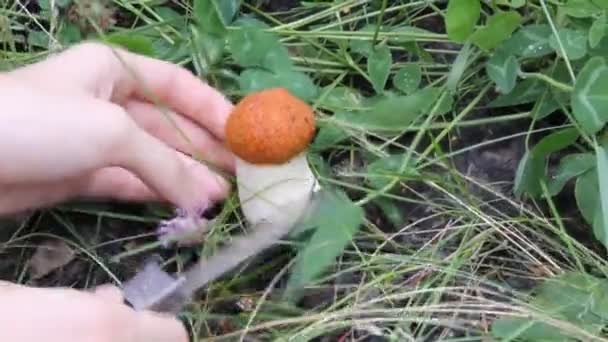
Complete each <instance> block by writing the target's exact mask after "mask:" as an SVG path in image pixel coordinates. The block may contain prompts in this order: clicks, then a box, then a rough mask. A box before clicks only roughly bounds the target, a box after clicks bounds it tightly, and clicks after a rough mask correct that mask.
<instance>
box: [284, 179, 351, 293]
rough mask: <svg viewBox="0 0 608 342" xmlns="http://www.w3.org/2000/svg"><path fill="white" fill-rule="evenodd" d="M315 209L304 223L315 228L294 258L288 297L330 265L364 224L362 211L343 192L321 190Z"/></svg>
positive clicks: (288, 285)
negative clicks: (313, 213)
mask: <svg viewBox="0 0 608 342" xmlns="http://www.w3.org/2000/svg"><path fill="white" fill-rule="evenodd" d="M317 208H318V209H317V212H316V213H315V215H313V217H312V218H311V222H306V224H307V225H314V226H316V227H317V228H316V230H315V232H314V234H313V235H312V236H311V238H310V239H309V240H308V242H307V243H306V245H305V246H304V248H303V249H302V250H301V251H300V252H299V253H298V255H297V257H296V261H295V265H294V267H293V272H292V274H291V275H290V277H289V280H288V283H287V291H286V296H288V297H290V296H291V295H292V294H293V293H294V291H295V290H297V289H300V288H302V286H305V285H308V284H309V283H311V282H313V281H314V280H315V278H317V277H318V276H319V275H321V274H322V273H323V272H324V271H325V270H326V269H327V268H328V267H329V266H331V265H332V264H333V263H334V262H335V259H336V257H338V256H339V255H340V254H341V253H342V252H343V250H344V248H345V246H346V245H347V244H348V243H349V242H350V241H351V240H352V239H353V237H354V235H355V234H356V233H357V231H358V230H359V227H360V226H361V224H362V223H363V210H362V209H361V208H360V207H359V206H357V205H355V204H354V203H353V202H352V201H351V200H350V199H349V198H348V197H347V196H346V195H345V194H343V193H342V192H338V191H330V190H322V192H321V193H320V194H319V205H318V206H317Z"/></svg>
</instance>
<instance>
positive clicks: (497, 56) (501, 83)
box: [486, 51, 519, 94]
mask: <svg viewBox="0 0 608 342" xmlns="http://www.w3.org/2000/svg"><path fill="white" fill-rule="evenodd" d="M518 71H519V64H518V63H517V59H516V58H515V56H513V55H508V54H506V53H504V52H503V51H496V52H495V53H494V55H492V57H490V59H489V60H488V62H487V63H486V73H487V74H488V77H489V78H490V79H491V80H492V81H493V82H494V83H496V87H497V88H498V91H500V92H501V93H504V94H508V93H510V92H511V91H512V90H513V88H515V82H516V81H517V73H518Z"/></svg>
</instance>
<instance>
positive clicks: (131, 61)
mask: <svg viewBox="0 0 608 342" xmlns="http://www.w3.org/2000/svg"><path fill="white" fill-rule="evenodd" d="M113 53H116V54H117V55H118V56H119V57H120V59H119V58H116V57H114V58H113V59H112V60H113V61H114V63H113V64H112V68H111V71H110V73H111V76H112V78H113V81H114V83H113V84H114V86H115V88H114V89H115V94H113V95H114V96H118V97H122V96H125V97H128V96H129V94H131V95H136V96H137V97H139V98H141V99H144V100H146V101H149V102H156V101H159V102H160V104H161V105H165V106H168V107H170V108H171V109H172V110H174V111H175V112H177V113H180V114H182V115H184V116H186V117H188V118H190V119H191V120H193V121H194V122H196V123H198V124H200V125H202V126H204V127H205V128H207V129H208V130H209V131H210V132H211V133H212V134H213V135H215V136H216V137H217V138H219V139H221V140H223V139H224V127H225V124H226V121H227V119H228V116H229V115H230V111H231V110H232V108H233V105H232V103H231V102H230V101H229V100H228V99H227V98H226V97H225V96H224V95H223V94H221V93H220V92H219V91H218V90H217V89H215V88H213V87H211V86H210V85H209V84H207V83H206V82H204V81H203V80H201V79H199V78H198V77H196V76H195V75H194V74H192V73H191V72H190V71H189V70H187V69H185V68H182V67H179V66H177V65H175V64H172V63H169V62H166V61H162V60H158V59H154V58H149V57H146V56H143V55H137V54H133V53H130V52H127V51H125V50H121V49H114V52H113ZM114 56H116V55H114ZM116 92H118V93H116Z"/></svg>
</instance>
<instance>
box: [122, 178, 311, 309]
mask: <svg viewBox="0 0 608 342" xmlns="http://www.w3.org/2000/svg"><path fill="white" fill-rule="evenodd" d="M320 192H321V190H320V189H317V190H315V191H313V192H312V193H311V205H310V206H309V207H308V210H307V211H306V212H305V213H304V214H303V215H302V217H301V218H300V219H299V220H297V221H296V223H295V224H294V223H288V222H280V223H268V222H261V223H258V224H256V225H254V226H253V227H252V229H251V230H252V232H251V233H249V234H246V235H244V236H240V237H237V238H235V239H234V240H233V241H232V242H231V243H230V244H228V245H227V246H225V247H223V248H221V249H220V250H219V252H218V253H216V254H214V255H213V256H211V257H209V258H201V259H200V260H199V261H198V262H196V263H195V264H194V265H193V266H191V267H190V268H188V269H187V270H186V271H185V272H183V273H181V274H179V275H171V274H169V273H167V272H165V271H164V270H163V269H162V268H161V266H160V256H158V255H154V256H152V257H150V258H148V259H147V260H146V261H145V262H144V266H143V268H142V269H141V270H140V271H139V272H138V273H137V274H136V275H135V276H134V277H133V278H131V279H130V280H128V281H126V282H125V283H124V284H123V287H122V291H123V296H124V298H125V304H127V305H129V306H131V307H132V308H134V309H135V310H151V311H156V312H163V313H171V314H178V313H179V312H180V311H181V310H182V309H183V308H184V306H186V305H187V304H189V303H190V302H191V301H192V300H193V297H194V295H195V293H196V291H197V290H198V289H200V288H202V287H204V286H205V285H207V284H208V283H209V282H211V281H213V280H215V279H218V278H219V277H221V276H222V275H224V274H225V273H227V272H229V271H230V270H232V269H233V268H235V267H236V266H238V265H239V264H241V263H242V262H243V261H245V260H247V259H249V258H250V257H252V256H254V255H257V254H259V253H260V252H262V251H264V250H266V249H268V248H270V247H272V246H274V245H275V243H277V242H279V241H280V240H281V239H282V238H283V237H285V236H286V235H288V234H289V233H290V232H291V231H292V230H293V229H294V228H296V227H300V224H299V223H302V222H304V221H305V219H306V218H309V217H311V215H313V214H314V212H315V211H316V209H317V205H318V202H319V201H318V199H319V198H320V196H319V193H320Z"/></svg>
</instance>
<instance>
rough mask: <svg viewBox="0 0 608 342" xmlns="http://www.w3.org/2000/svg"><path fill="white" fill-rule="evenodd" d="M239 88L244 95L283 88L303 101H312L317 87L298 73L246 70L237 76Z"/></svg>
mask: <svg viewBox="0 0 608 342" xmlns="http://www.w3.org/2000/svg"><path fill="white" fill-rule="evenodd" d="M239 87H240V89H241V91H242V92H244V93H251V92H256V91H260V90H264V89H269V88H275V87H284V88H286V89H288V90H289V91H290V92H291V93H292V94H293V95H294V96H297V97H299V98H301V99H303V100H305V101H310V100H312V99H314V98H315V97H316V96H317V94H318V88H317V86H316V85H315V84H314V83H313V82H312V80H311V79H310V78H309V77H308V75H306V74H305V73H302V72H299V71H282V72H281V73H274V72H271V71H266V70H262V69H247V70H245V71H243V72H242V73H241V74H240V75H239Z"/></svg>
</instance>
